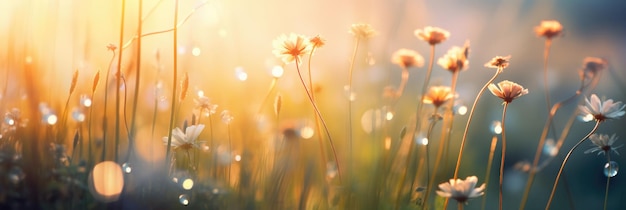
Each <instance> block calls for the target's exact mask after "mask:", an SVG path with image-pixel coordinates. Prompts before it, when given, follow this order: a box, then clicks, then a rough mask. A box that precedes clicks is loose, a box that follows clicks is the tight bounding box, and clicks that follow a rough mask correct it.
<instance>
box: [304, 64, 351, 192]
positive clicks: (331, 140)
mask: <svg viewBox="0 0 626 210" xmlns="http://www.w3.org/2000/svg"><path fill="white" fill-rule="evenodd" d="M299 66H300V61H299V59H297V58H296V69H297V70H298V76H299V78H300V82H302V86H303V87H304V90H305V92H306V95H307V96H308V97H309V100H310V101H311V105H313V109H315V113H317V117H319V118H320V121H322V126H323V127H324V131H325V132H326V136H327V137H328V141H329V142H330V147H331V148H332V150H333V155H334V157H335V164H336V165H337V175H338V176H339V182H340V183H341V180H342V178H341V168H340V165H339V159H338V158H337V150H336V149H335V144H334V143H333V139H332V137H331V136H330V131H329V130H328V126H327V125H326V121H325V120H324V118H323V117H322V113H320V110H319V109H318V108H317V105H316V104H315V101H314V100H313V98H312V97H311V93H310V92H309V89H308V88H306V83H305V82H304V79H303V78H302V72H300V67H299Z"/></svg>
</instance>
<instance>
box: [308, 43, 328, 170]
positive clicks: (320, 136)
mask: <svg viewBox="0 0 626 210" xmlns="http://www.w3.org/2000/svg"><path fill="white" fill-rule="evenodd" d="M315 49H316V47H315V46H313V48H311V52H310V53H309V63H308V67H309V91H311V99H312V100H313V102H315V89H314V88H313V77H312V76H311V60H313V52H315ZM313 118H314V119H315V132H316V133H317V136H318V138H317V140H318V142H319V144H320V154H321V156H320V157H321V159H322V162H321V164H322V173H324V171H326V170H325V169H326V163H327V160H326V151H325V150H324V143H323V142H322V135H321V133H322V129H321V128H320V119H319V118H318V117H317V114H315V111H314V112H313Z"/></svg>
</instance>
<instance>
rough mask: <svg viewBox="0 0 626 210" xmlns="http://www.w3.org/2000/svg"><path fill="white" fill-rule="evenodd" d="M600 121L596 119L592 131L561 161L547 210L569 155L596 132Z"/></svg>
mask: <svg viewBox="0 0 626 210" xmlns="http://www.w3.org/2000/svg"><path fill="white" fill-rule="evenodd" d="M600 122H601V121H597V120H596V124H595V125H594V126H593V129H591V131H590V132H589V133H588V134H587V135H586V136H585V137H583V138H582V139H581V140H580V141H579V142H578V143H576V145H574V147H572V149H570V150H569V152H567V155H565V159H563V163H561V168H559V173H558V174H557V175H556V179H555V180H554V186H552V192H551V193H550V198H549V199H548V203H547V204H546V210H548V209H550V204H551V203H552V199H553V198H554V193H555V191H556V186H557V185H558V184H559V178H561V173H562V172H563V168H564V167H565V164H566V163H567V160H568V159H569V156H570V155H572V152H573V151H574V149H576V148H577V147H578V146H579V145H580V144H582V143H583V142H584V141H585V140H587V138H589V136H591V134H593V133H595V132H596V130H597V129H598V126H599V125H600Z"/></svg>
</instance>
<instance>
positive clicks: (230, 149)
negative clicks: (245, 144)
mask: <svg viewBox="0 0 626 210" xmlns="http://www.w3.org/2000/svg"><path fill="white" fill-rule="evenodd" d="M226 127H227V130H228V131H227V132H228V153H229V155H230V156H231V158H232V155H233V142H232V138H231V137H230V123H228V124H226ZM231 168H232V163H231V164H228V185H229V186H230V185H231V183H230V172H231Z"/></svg>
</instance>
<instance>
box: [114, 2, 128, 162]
mask: <svg viewBox="0 0 626 210" xmlns="http://www.w3.org/2000/svg"><path fill="white" fill-rule="evenodd" d="M125 13H126V0H122V14H121V20H120V40H119V46H122V44H123V42H124V16H125ZM122 52H123V50H120V53H119V56H118V59H117V69H116V70H117V73H116V74H115V81H116V85H115V148H114V151H115V153H114V154H115V156H114V157H113V158H114V160H115V162H118V153H119V144H120V83H121V82H122V81H121V80H122V78H121V77H122Z"/></svg>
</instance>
